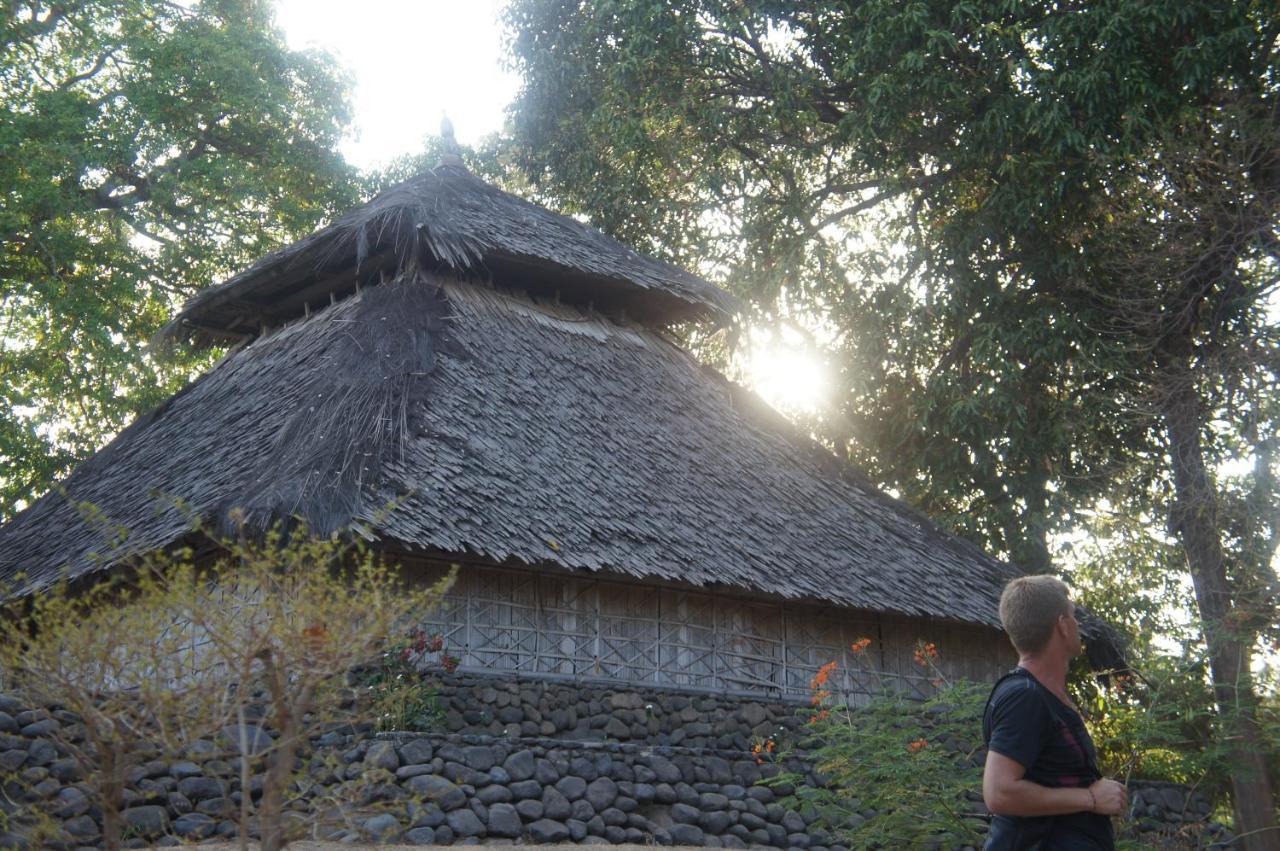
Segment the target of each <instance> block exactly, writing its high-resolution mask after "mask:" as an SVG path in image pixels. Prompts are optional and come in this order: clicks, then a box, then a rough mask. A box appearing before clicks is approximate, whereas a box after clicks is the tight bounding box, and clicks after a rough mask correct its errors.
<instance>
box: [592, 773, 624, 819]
mask: <svg viewBox="0 0 1280 851" xmlns="http://www.w3.org/2000/svg"><path fill="white" fill-rule="evenodd" d="M617 797H618V784H617V783H614V782H613V781H612V780H610V779H609V778H608V777H599V778H597V779H595V780H592V781H591V782H590V783H589V784H587V794H586V798H587V801H589V802H590V803H591V806H592V807H594V808H595V811H596V812H600V811H601V810H604V809H605V808H606V807H608V806H610V805H611V804H612V803H613V801H614V799H615V798H617Z"/></svg>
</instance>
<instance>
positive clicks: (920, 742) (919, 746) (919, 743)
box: [907, 739, 929, 753]
mask: <svg viewBox="0 0 1280 851" xmlns="http://www.w3.org/2000/svg"><path fill="white" fill-rule="evenodd" d="M928 744H929V742H928V741H926V740H925V739H916V740H915V741H914V742H912V743H911V744H909V745H907V750H908V751H909V752H910V753H920V751H922V750H924V749H925V746H926V745H928Z"/></svg>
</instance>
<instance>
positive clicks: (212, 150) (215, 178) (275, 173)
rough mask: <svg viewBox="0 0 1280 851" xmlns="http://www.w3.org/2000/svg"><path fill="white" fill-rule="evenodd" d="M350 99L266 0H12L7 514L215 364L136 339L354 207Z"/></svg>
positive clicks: (5, 269)
mask: <svg viewBox="0 0 1280 851" xmlns="http://www.w3.org/2000/svg"><path fill="white" fill-rule="evenodd" d="M346 91H347V84H346V80H345V78H344V77H343V76H342V75H341V74H340V73H338V71H337V70H336V68H335V66H334V64H333V62H332V60H331V59H329V58H328V57H327V56H324V55H320V54H313V53H299V52H294V51H290V50H288V49H287V48H286V47H285V46H284V44H283V41H282V39H281V37H280V34H279V33H278V32H277V31H276V30H275V29H274V26H273V24H272V21H271V17H270V9H269V5H268V4H267V3H265V2H262V0H196V2H184V3H178V2H168V0H158V2H157V0H77V2H49V0H15V2H13V3H10V4H8V6H7V8H6V12H5V14H4V15H3V16H0V105H2V108H0V191H2V192H3V194H4V197H5V204H4V206H3V209H0V339H2V340H3V342H2V343H0V400H2V401H3V406H2V407H0V516H5V515H8V514H10V513H12V512H13V511H14V510H15V508H17V507H20V506H21V505H22V504H24V503H26V502H29V501H30V500H31V499H32V498H33V497H35V496H38V495H39V494H40V493H41V492H43V491H44V490H45V488H47V486H48V483H49V482H50V481H51V480H52V479H54V478H56V477H57V476H59V475H62V474H65V473H66V472H67V471H68V470H69V469H70V468H71V466H72V465H73V464H74V462H75V461H77V460H78V459H80V458H83V457H84V456H86V455H87V454H89V453H90V452H91V451H92V450H94V449H96V448H97V447H98V446H99V445H100V444H101V442H102V441H103V440H105V439H106V438H107V437H109V436H110V435H112V434H114V433H115V432H116V431H118V430H119V429H120V427H121V426H122V425H123V424H124V422H125V421H126V420H127V419H128V418H129V417H130V416H131V415H133V414H135V413H137V412H139V411H140V410H144V409H146V408H148V407H151V406H152V405H154V404H157V403H158V402H159V401H160V400H162V399H163V398H165V397H166V396H168V395H170V394H171V393H172V392H173V391H174V390H176V389H177V386H178V385H179V384H180V383H181V382H182V380H183V379H184V378H185V377H186V376H187V375H189V374H190V373H191V371H192V370H194V369H195V368H196V367H197V366H198V365H199V364H200V363H202V362H203V361H204V360H205V359H207V357H208V355H196V354H194V353H191V352H180V353H178V357H176V358H174V359H172V360H165V359H162V358H157V357H155V356H154V355H153V353H152V352H151V350H150V349H149V348H148V345H147V342H148V340H149V338H150V337H151V335H152V334H153V333H154V332H155V330H156V329H157V328H158V327H159V326H160V324H161V323H162V322H163V321H164V320H165V319H166V318H167V317H168V315H169V314H170V313H171V312H172V309H173V307H174V306H175V305H176V304H178V303H180V302H181V301H183V300H185V299H186V298H188V297H189V296H191V295H192V294H193V293H194V292H196V291H197V290H198V289H199V288H200V287H203V286H205V285H207V284H209V283H210V282H212V281H214V280H216V279H217V278H218V277H219V276H222V275H225V274H227V273H228V271H229V270H233V269H236V268H239V267H241V266H243V265H245V264H246V263H247V262H248V261H251V260H253V259H256V258H257V257H259V256H261V255H262V254H264V253H265V252H266V251H268V250H270V249H272V248H274V247H277V246H278V245H279V244H280V243H281V242H282V241H285V240H287V239H289V238H292V237H294V236H296V235H298V234H300V233H302V232H306V231H309V230H310V229H312V228H313V227H314V225H315V224H316V222H317V221H318V220H319V219H320V218H322V217H323V216H325V215H326V214H328V213H330V212H331V211H333V210H335V209H340V208H342V207H344V206H346V205H348V202H349V201H350V198H351V193H352V175H351V171H350V169H349V168H348V167H347V166H346V165H345V164H344V163H343V161H342V159H341V158H340V156H339V155H338V154H337V153H336V152H335V150H334V148H335V145H336V143H337V141H338V140H339V138H340V137H341V135H342V133H343V132H344V128H345V127H346V125H347V122H348V119H349V114H348V109H347V106H346V102H345V97H346Z"/></svg>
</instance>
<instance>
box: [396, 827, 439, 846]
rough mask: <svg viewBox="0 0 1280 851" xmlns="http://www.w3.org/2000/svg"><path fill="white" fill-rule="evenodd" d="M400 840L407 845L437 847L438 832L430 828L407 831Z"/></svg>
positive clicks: (416, 828)
mask: <svg viewBox="0 0 1280 851" xmlns="http://www.w3.org/2000/svg"><path fill="white" fill-rule="evenodd" d="M400 839H401V841H402V842H404V843H405V844H407V845H435V844H436V832H435V831H434V830H432V829H431V828H429V827H415V828H414V829H413V830H409V831H405V834H404V836H402V837H400Z"/></svg>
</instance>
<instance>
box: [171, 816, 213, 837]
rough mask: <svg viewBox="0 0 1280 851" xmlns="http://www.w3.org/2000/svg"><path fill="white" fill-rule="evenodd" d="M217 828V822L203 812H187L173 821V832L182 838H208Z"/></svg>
mask: <svg viewBox="0 0 1280 851" xmlns="http://www.w3.org/2000/svg"><path fill="white" fill-rule="evenodd" d="M217 828H218V822H217V821H215V820H214V819H213V818H211V817H210V816H207V815H205V814H204V813H187V814H186V815H181V816H178V817H177V818H176V819H174V822H173V832H174V833H176V834H178V835H179V836H181V837H183V838H184V839H208V838H209V837H210V836H213V833H214V831H215V830H217Z"/></svg>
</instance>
